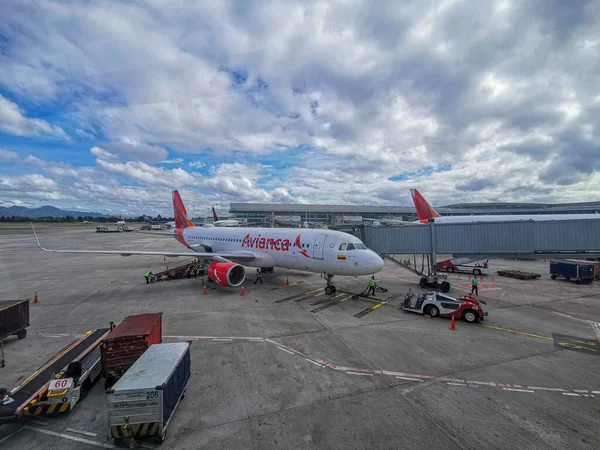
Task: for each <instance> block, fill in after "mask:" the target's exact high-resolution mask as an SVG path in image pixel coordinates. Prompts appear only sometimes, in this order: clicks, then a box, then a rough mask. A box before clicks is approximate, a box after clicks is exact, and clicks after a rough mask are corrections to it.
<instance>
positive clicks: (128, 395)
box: [108, 342, 191, 445]
mask: <svg viewBox="0 0 600 450" xmlns="http://www.w3.org/2000/svg"><path fill="white" fill-rule="evenodd" d="M190 375H191V369H190V344H189V343H187V342H178V343H172V344H155V345H152V346H151V347H150V348H149V349H148V350H146V352H145V353H144V354H143V355H142V356H141V357H140V358H139V359H138V360H137V361H136V362H135V364H133V366H131V368H130V369H129V370H128V371H127V372H126V373H125V375H123V376H122V377H121V379H120V380H119V381H118V382H117V383H116V384H115V385H114V386H113V387H112V388H111V390H110V391H109V394H108V438H109V439H111V438H114V439H115V444H117V445H118V444H120V443H122V442H123V440H125V439H126V440H128V441H129V444H130V445H135V440H136V439H138V438H149V437H155V438H158V440H160V441H161V442H162V441H163V440H164V439H165V433H166V430H167V427H168V426H169V422H170V421H171V418H172V417H173V413H174V412H175V409H176V408H177V405H178V404H179V401H180V400H181V399H182V398H183V397H184V395H185V388H186V386H187V382H188V380H189V379H190Z"/></svg>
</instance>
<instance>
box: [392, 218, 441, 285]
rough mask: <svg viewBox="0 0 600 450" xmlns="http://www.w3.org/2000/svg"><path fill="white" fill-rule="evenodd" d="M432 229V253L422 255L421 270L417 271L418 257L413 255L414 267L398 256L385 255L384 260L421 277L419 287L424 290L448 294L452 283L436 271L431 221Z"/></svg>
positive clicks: (431, 222)
mask: <svg viewBox="0 0 600 450" xmlns="http://www.w3.org/2000/svg"><path fill="white" fill-rule="evenodd" d="M429 227H430V228H429V229H430V232H431V234H430V238H431V252H430V253H426V254H424V255H422V260H421V270H418V269H417V258H416V255H413V261H414V263H413V266H412V267H411V265H410V260H408V264H407V263H406V262H405V261H402V260H400V259H399V258H397V257H396V255H383V257H384V258H387V259H389V260H390V261H393V262H394V263H396V264H398V265H399V266H401V267H403V268H405V269H407V270H409V271H411V272H413V273H414V274H416V275H420V276H421V279H420V280H419V286H420V287H421V288H422V289H427V288H429V289H435V290H438V291H442V292H448V291H449V290H450V283H449V282H448V281H446V280H447V277H448V276H447V275H446V274H439V273H438V272H437V271H436V269H435V260H436V247H435V224H434V223H433V221H431V220H430V222H429ZM425 259H427V274H425Z"/></svg>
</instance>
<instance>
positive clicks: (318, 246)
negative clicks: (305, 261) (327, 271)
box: [313, 234, 327, 259]
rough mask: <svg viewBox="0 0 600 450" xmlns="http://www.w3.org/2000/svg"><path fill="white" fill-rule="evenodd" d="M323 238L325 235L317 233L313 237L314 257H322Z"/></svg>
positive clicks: (325, 237)
mask: <svg viewBox="0 0 600 450" xmlns="http://www.w3.org/2000/svg"><path fill="white" fill-rule="evenodd" d="M325 239H327V236H326V235H324V234H319V235H317V237H316V238H315V243H314V245H313V258H314V259H323V248H324V247H325Z"/></svg>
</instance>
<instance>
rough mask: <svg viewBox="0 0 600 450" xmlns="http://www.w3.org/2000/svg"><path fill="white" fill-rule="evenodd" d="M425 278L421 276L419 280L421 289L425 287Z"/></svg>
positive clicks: (426, 283)
mask: <svg viewBox="0 0 600 450" xmlns="http://www.w3.org/2000/svg"><path fill="white" fill-rule="evenodd" d="M428 284H429V283H428V282H427V278H425V277H423V278H421V279H420V280H419V286H420V287H421V289H425V288H426V287H427V286H428Z"/></svg>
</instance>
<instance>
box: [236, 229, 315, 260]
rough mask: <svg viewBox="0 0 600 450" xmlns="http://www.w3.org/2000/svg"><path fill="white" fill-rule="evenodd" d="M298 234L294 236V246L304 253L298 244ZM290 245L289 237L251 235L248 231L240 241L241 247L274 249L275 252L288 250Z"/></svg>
mask: <svg viewBox="0 0 600 450" xmlns="http://www.w3.org/2000/svg"><path fill="white" fill-rule="evenodd" d="M300 236H301V235H298V237H297V238H296V246H297V247H299V249H298V250H299V251H300V253H302V254H304V253H306V251H305V250H304V249H303V248H302V246H301V244H300ZM291 245H292V242H291V241H290V240H289V239H281V238H272V237H263V236H262V235H261V234H259V235H258V236H256V237H252V236H251V235H250V233H248V234H247V235H246V236H245V237H244V239H243V241H242V248H244V247H248V248H258V249H261V250H275V251H277V252H289V251H290V247H291ZM305 256H308V255H305Z"/></svg>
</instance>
